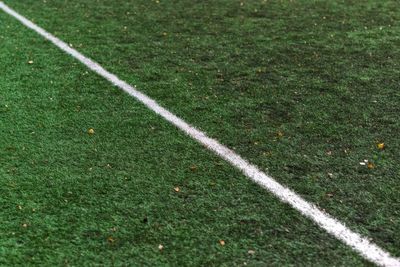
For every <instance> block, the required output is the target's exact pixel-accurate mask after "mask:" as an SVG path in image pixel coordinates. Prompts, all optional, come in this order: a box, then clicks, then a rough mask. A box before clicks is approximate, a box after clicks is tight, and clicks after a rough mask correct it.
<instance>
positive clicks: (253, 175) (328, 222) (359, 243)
mask: <svg viewBox="0 0 400 267" xmlns="http://www.w3.org/2000/svg"><path fill="white" fill-rule="evenodd" d="M0 8H1V9H2V10H3V11H4V12H6V13H8V14H9V15H11V16H13V17H14V18H16V19H17V20H19V21H20V22H21V23H22V24H24V25H25V26H26V27H28V28H30V29H32V30H34V31H35V32H37V33H38V34H40V35H41V36H43V37H44V38H46V39H47V40H49V41H50V42H52V43H53V44H55V45H56V46H58V47H59V48H60V49H61V50H63V51H64V52H66V53H68V54H70V55H71V56H72V57H74V58H76V59H77V60H79V61H80V62H81V63H83V64H84V65H86V66H87V67H88V68H89V69H91V70H92V71H94V72H96V73H97V74H98V75H100V76H102V77H104V78H106V79H107V80H109V81H110V82H111V83H112V84H114V85H115V86H118V87H119V88H121V89H122V90H124V91H125V92H127V93H128V94H129V95H131V96H133V97H134V98H136V99H137V100H138V101H140V102H142V103H143V104H144V105H145V106H147V107H148V108H149V109H151V110H153V111H154V112H156V113H157V114H159V115H160V116H161V117H163V118H164V119H166V120H167V121H169V122H170V123H172V124H174V125H175V126H176V127H178V128H179V129H181V130H182V131H184V132H185V133H186V134H187V135H189V136H190V137H192V138H193V139H195V140H196V141H198V142H199V143H201V144H203V145H204V146H205V147H206V148H208V149H209V150H211V151H213V152H214V153H216V154H217V155H219V156H220V157H221V158H223V159H225V160H226V161H228V162H229V163H230V164H232V165H233V166H235V167H236V168H238V169H240V170H241V171H242V172H243V173H244V174H245V175H246V176H247V177H248V178H250V179H251V180H253V181H255V182H256V183H258V184H259V185H261V186H262V187H264V188H265V189H267V190H268V191H270V192H271V193H273V194H274V195H275V196H276V197H278V198H279V199H280V200H281V201H282V202H285V203H288V204H289V205H291V206H292V207H293V208H295V209H296V210H298V211H299V212H300V213H301V214H303V215H304V216H306V217H308V218H310V219H311V220H313V221H314V222H315V223H316V224H318V225H319V226H320V227H321V228H323V229H324V230H325V231H327V232H328V233H330V234H331V235H333V236H335V237H336V238H337V239H339V240H341V241H343V242H344V243H345V244H347V245H349V246H350V247H351V248H353V249H354V250H355V251H357V252H358V253H359V254H361V255H362V256H363V257H364V258H365V259H367V260H369V261H371V262H373V263H376V264H377V265H380V266H400V259H398V258H394V257H392V256H391V255H390V254H389V253H388V252H386V251H384V250H383V249H381V248H380V247H378V246H377V245H375V244H373V243H371V242H370V241H369V240H368V239H367V238H365V237H362V236H360V235H359V234H357V233H355V232H353V231H351V230H350V229H349V228H347V227H346V226H345V225H344V224H343V223H341V222H339V221H338V220H336V219H335V218H333V217H332V216H330V215H329V214H327V213H325V212H323V211H321V210H320V209H318V208H317V207H316V206H315V205H313V204H311V203H309V202H307V201H306V200H304V199H303V198H302V197H300V196H299V195H298V194H296V193H295V192H294V191H292V190H290V189H288V188H286V187H285V186H283V185H281V184H279V183H278V182H277V181H275V180H274V179H273V178H272V177H270V176H268V175H267V174H265V173H263V172H262V171H260V170H259V169H258V168H257V167H256V166H255V165H252V164H250V163H249V162H247V161H246V160H245V159H243V158H242V157H241V156H239V155H238V154H236V153H235V152H234V151H232V150H230V149H229V148H227V147H225V146H224V145H222V144H220V143H219V142H218V141H217V140H214V139H212V138H210V137H208V136H207V135H206V134H205V133H203V132H202V131H199V130H197V129H196V128H195V127H193V126H192V125H190V124H188V123H186V122H185V121H183V120H182V119H180V118H178V117H177V116H176V115H174V114H172V113H171V112H169V111H168V110H166V109H165V108H163V107H162V106H160V105H159V104H157V102H156V101H154V100H153V99H151V98H150V97H148V96H147V95H145V94H143V93H141V92H139V91H137V90H136V89H135V88H134V87H133V86H131V85H129V84H127V83H126V82H124V81H122V80H120V79H119V78H118V77H117V76H115V75H114V74H112V73H110V72H108V71H107V70H105V69H104V68H103V67H102V66H100V65H99V64H98V63H96V62H94V61H93V60H91V59H90V58H87V57H85V56H84V55H82V54H81V53H79V52H78V51H76V50H75V49H73V48H71V47H69V46H68V45H67V44H66V43H64V42H63V41H61V40H60V39H58V38H57V37H55V36H53V35H52V34H50V33H48V32H46V31H45V30H44V29H42V28H40V27H39V26H37V25H36V24H34V23H32V22H31V21H29V20H28V19H26V18H24V17H23V16H21V15H20V14H18V13H17V12H15V11H14V10H12V9H11V8H9V7H8V6H7V5H5V4H4V3H3V2H0Z"/></svg>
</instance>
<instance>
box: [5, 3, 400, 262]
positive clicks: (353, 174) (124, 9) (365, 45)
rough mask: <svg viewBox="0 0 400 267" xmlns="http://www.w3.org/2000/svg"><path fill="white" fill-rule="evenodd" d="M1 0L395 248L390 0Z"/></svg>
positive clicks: (393, 15) (394, 31)
mask: <svg viewBox="0 0 400 267" xmlns="http://www.w3.org/2000/svg"><path fill="white" fill-rule="evenodd" d="M5 2H6V3H8V4H10V5H11V6H12V7H15V8H16V9H17V10H18V11H19V12H21V13H22V14H24V15H26V16H28V17H29V18H31V19H33V20H34V21H35V22H37V23H38V24H39V25H40V26H42V27H44V28H45V29H47V30H49V31H50V32H52V33H54V34H55V35H56V36H58V37H60V38H61V39H63V40H65V41H67V42H70V43H71V44H72V45H73V46H74V47H76V48H77V49H78V50H79V51H81V52H83V53H85V54H86V55H88V56H90V57H92V58H93V59H95V60H97V61H99V62H100V63H101V64H102V65H104V66H105V67H106V68H107V69H109V70H111V71H113V72H115V73H117V74H118V75H119V76H120V77H121V78H123V79H125V80H127V81H128V82H130V83H132V84H136V85H138V88H139V89H140V90H143V91H144V92H146V93H147V94H149V95H150V96H151V97H153V98H155V99H157V100H158V101H159V102H160V103H162V104H163V105H164V106H166V107H167V108H169V109H170V110H172V111H174V112H175V113H176V114H177V115H178V116H181V117H183V118H185V119H186V120H188V121H189V122H190V123H193V124H194V125H196V126H199V128H201V129H203V130H205V131H206V132H207V133H209V134H210V135H211V136H213V137H215V138H217V139H219V140H221V141H222V143H224V144H226V145H228V146H230V147H232V148H235V150H236V151H238V153H239V154H241V155H243V156H244V157H245V158H248V159H249V160H250V161H251V162H253V163H255V164H257V165H258V166H260V167H262V168H264V169H265V170H266V171H267V172H268V173H269V174H271V175H273V176H274V177H275V178H276V179H277V180H279V181H280V182H282V183H284V184H286V185H288V186H289V187H291V188H293V189H295V190H296V191H297V192H299V193H301V194H302V195H303V196H304V197H305V198H306V199H308V200H311V201H313V202H314V203H317V204H318V205H320V206H321V207H322V208H325V209H326V210H327V211H328V212H329V213H331V214H333V215H335V216H336V217H338V218H339V219H341V220H343V221H346V222H347V223H348V224H349V226H350V227H351V228H353V229H356V230H357V231H359V232H361V233H363V234H366V235H367V236H370V237H372V238H373V241H374V242H376V243H378V244H379V245H381V246H382V247H383V248H385V249H387V250H389V251H391V252H392V253H393V254H395V255H400V254H399V253H400V252H399V247H400V244H399V243H398V242H399V238H400V237H399V236H398V235H399V233H400V231H399V230H400V229H399V227H400V223H399V212H400V207H399V202H398V201H397V198H398V195H399V191H400V189H399V186H398V183H397V177H398V176H399V174H400V173H399V168H398V166H399V164H398V163H399V162H398V159H399V157H398V156H399V153H398V151H399V142H398V139H397V138H396V137H397V135H396V134H397V133H398V132H399V128H400V127H399V119H398V114H399V108H398V103H399V100H400V95H399V93H398V90H397V89H396V88H397V86H398V77H399V71H398V66H397V65H398V64H397V62H398V59H399V58H398V55H399V53H398V52H399V51H398V46H397V45H396V44H398V38H397V36H398V32H399V28H398V24H397V21H398V20H397V19H398V16H399V14H400V13H399V10H398V6H397V5H396V2H392V1H380V2H379V3H376V2H375V1H364V2H362V3H360V2H349V1H346V2H339V1H330V2H329V3H326V2H319V1H318V2H316V1H292V2H289V1H279V2H278V1H274V2H269V1H268V2H256V1H245V2H243V4H241V3H240V2H236V1H212V2H211V1H201V2H193V1H176V2H171V1H168V2H167V1H165V2H164V1H161V2H159V3H157V2H148V1H116V2H115V1H113V2H107V1H85V2H84V3H82V2H81V1H51V2H47V3H43V2H37V1H23V2H16V1H5ZM377 14H379V16H377ZM371 17H372V18H373V19H371ZM34 56H35V55H32V56H31V57H32V59H33V60H34V61H35V58H34ZM27 60H28V59H27ZM73 97H76V93H74V94H73ZM125 97H126V96H125ZM109 101H111V100H109ZM115 116H117V114H115ZM121 116H122V115H121ZM116 138H117V137H116ZM119 138H122V137H119ZM378 142H385V144H386V149H385V150H383V151H380V150H378V149H377V148H376V143H378ZM149 150H150V153H152V151H153V150H152V149H149ZM197 158H198V157H196V156H195V155H194V156H193V159H197ZM364 159H369V160H371V161H373V162H374V165H375V168H374V169H368V168H367V167H365V166H361V165H359V162H361V161H363V160H364ZM101 175H103V174H101ZM261 192H262V190H261V191H259V193H261ZM227 193H228V192H227ZM259 193H258V194H259ZM258 194H255V195H256V196H258ZM262 194H266V193H265V192H264V193H262ZM232 212H233V211H232ZM262 216H265V214H264V215H262ZM299 240H300V237H299ZM315 241H316V242H317V243H318V242H320V241H319V240H315ZM260 260H261V261H263V259H260ZM301 261H302V260H301ZM265 262H268V260H266V261H265ZM305 263H306V262H305ZM321 264H323V263H321ZM338 264H340V263H338Z"/></svg>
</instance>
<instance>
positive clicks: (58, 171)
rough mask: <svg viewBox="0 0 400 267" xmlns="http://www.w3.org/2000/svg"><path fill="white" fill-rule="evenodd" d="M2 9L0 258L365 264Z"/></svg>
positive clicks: (24, 261) (72, 262)
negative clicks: (251, 252)
mask: <svg viewBox="0 0 400 267" xmlns="http://www.w3.org/2000/svg"><path fill="white" fill-rule="evenodd" d="M0 19H1V21H2V23H1V26H0V29H1V33H2V34H1V35H0V38H1V41H2V46H1V53H0V59H1V62H2V64H1V73H2V79H1V83H0V88H1V92H2V94H1V98H0V106H1V111H0V112H1V113H0V116H1V121H0V122H1V129H2V132H1V138H0V148H1V149H0V164H1V179H0V183H1V187H0V188H1V189H0V190H1V198H0V199H1V200H0V201H1V202H0V203H1V204H0V205H1V211H0V218H1V220H2V222H3V223H2V225H1V228H0V232H1V235H2V238H1V241H0V247H1V250H0V264H1V265H7V266H11V265H13V266H15V265H19V266H27V265H41V266H43V265H45V266H54V265H59V266H60V265H61V266H87V265H91V266H92V265H116V266H124V265H126V266H128V265H129V266H131V265H152V266H153V265H160V266H165V265H175V266H178V265H179V266H181V265H243V264H244V263H247V264H250V265H258V264H261V263H263V264H265V263H268V264H272V265H282V264H296V263H297V262H298V260H299V259H301V262H302V263H304V264H307V263H309V264H311V263H318V264H321V265H327V264H329V263H331V262H332V261H334V262H336V263H337V264H348V263H351V264H356V265H357V264H363V263H365V262H364V261H363V260H362V259H360V258H359V257H358V256H357V255H355V253H353V252H352V251H350V250H349V249H348V248H347V247H346V246H344V245H342V244H341V243H339V242H338V241H337V240H335V239H334V238H332V237H330V236H329V235H327V234H326V233H324V232H323V231H321V230H319V229H318V228H317V227H315V226H314V225H313V224H312V223H311V222H309V221H308V220H306V219H305V218H303V217H302V216H301V215H299V214H298V213H297V212H296V211H294V210H293V209H291V208H289V207H288V206H286V205H284V204H281V203H280V202H279V201H277V200H276V199H275V198H274V197H273V196H270V195H269V194H266V193H265V191H264V190H263V189H261V188H259V187H258V186H257V185H254V184H253V183H251V182H249V181H248V180H247V179H246V178H245V177H243V176H242V175H241V174H240V173H238V172H237V171H235V170H233V169H232V168H231V167H230V166H228V165H227V164H225V163H224V162H222V161H221V160H219V159H218V158H216V157H215V156H213V155H211V154H210V153H208V152H207V151H205V150H204V149H203V148H202V147H201V146H200V145H198V144H196V143H195V142H194V141H192V140H190V139H189V138H187V137H186V136H184V135H183V134H182V133H180V132H178V131H177V130H176V129H175V128H174V127H172V126H170V125H169V124H167V123H166V122H164V121H163V120H161V119H160V118H158V117H157V116H156V115H154V114H152V113H151V112H149V111H148V110H146V109H145V108H144V107H143V106H141V105H140V104H138V103H136V102H135V101H133V100H132V99H131V98H130V97H128V96H127V95H126V94H124V93H122V92H120V91H119V90H118V89H116V88H113V87H112V86H110V85H109V84H108V82H106V81H103V80H102V79H101V78H98V77H96V76H95V75H91V74H89V73H87V71H86V69H85V68H84V67H83V66H81V65H80V64H77V63H76V62H74V60H72V59H71V58H69V57H68V56H66V55H63V54H62V52H60V51H58V50H57V49H56V48H54V47H52V45H50V44H48V43H47V42H45V41H44V40H42V39H41V38H40V37H38V36H36V35H35V34H34V33H32V32H29V30H27V29H25V28H23V26H21V25H19V24H18V23H16V22H15V21H14V20H13V19H11V18H9V17H7V16H6V15H4V14H0ZM32 58H34V59H33V60H32ZM31 60H32V61H33V62H31V64H30V63H29V62H30V61H31ZM89 128H93V129H95V133H94V134H93V135H89V134H88V132H87V130H88V129H89ZM175 187H179V189H180V191H179V192H176V191H175V190H174V188H175ZM294 222H295V223H294ZM220 240H224V241H225V246H221V245H220V243H219V242H220ZM160 244H161V245H163V246H164V248H163V250H162V251H160V250H159V248H158V247H159V245H160ZM249 250H253V251H254V252H255V254H254V255H252V254H248V251H249Z"/></svg>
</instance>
